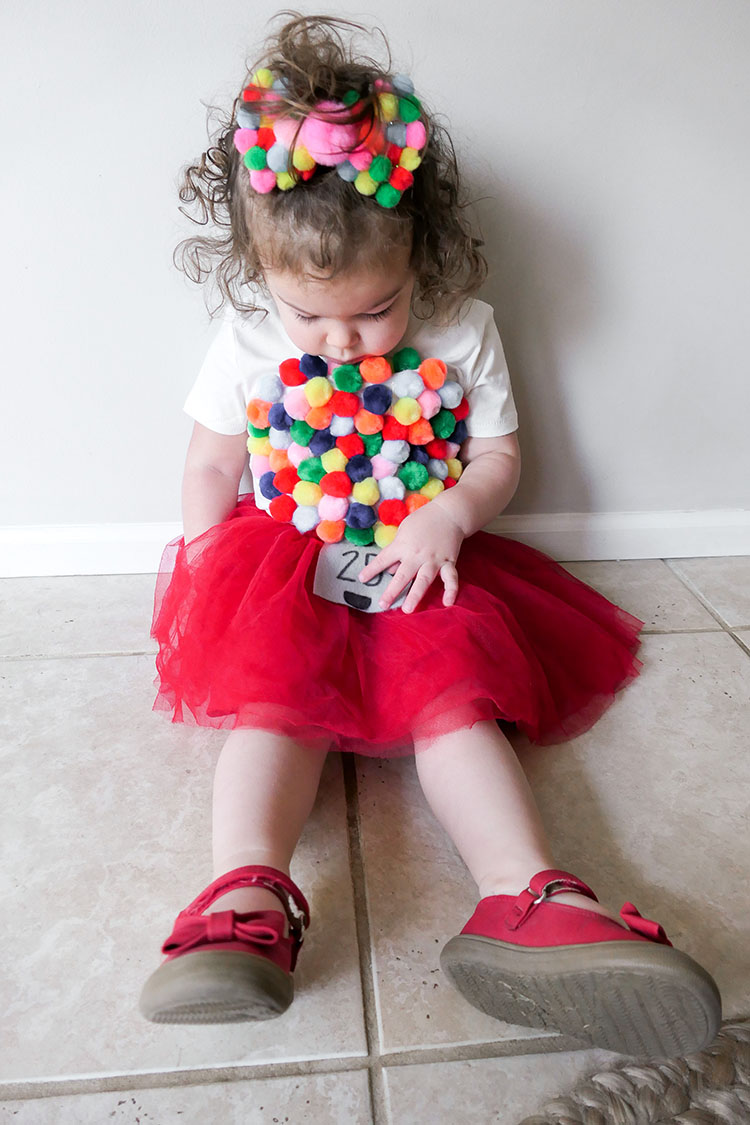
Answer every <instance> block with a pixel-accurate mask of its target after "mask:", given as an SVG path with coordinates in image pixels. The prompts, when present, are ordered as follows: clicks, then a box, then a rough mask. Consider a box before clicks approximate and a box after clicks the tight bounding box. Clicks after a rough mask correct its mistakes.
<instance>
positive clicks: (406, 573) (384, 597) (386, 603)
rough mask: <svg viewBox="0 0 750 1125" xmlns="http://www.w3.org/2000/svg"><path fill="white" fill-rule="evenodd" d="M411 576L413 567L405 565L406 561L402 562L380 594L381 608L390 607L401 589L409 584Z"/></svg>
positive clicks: (412, 575)
mask: <svg viewBox="0 0 750 1125" xmlns="http://www.w3.org/2000/svg"><path fill="white" fill-rule="evenodd" d="M413 577H414V569H413V567H410V566H407V565H406V563H402V564H401V566H400V567H399V568H398V570H397V571H396V573H395V574H394V575H393V578H391V580H390V582H389V583H388V585H387V586H386V588H385V590H383V593H382V594H381V596H380V605H381V606H382V607H383V609H389V608H390V606H391V605H392V603H393V602H395V600H396V598H397V597H398V596H399V594H400V593H401V591H402V590H403V589H404V588H405V587H406V586H408V585H409V583H410V582H411V580H412V578H413Z"/></svg>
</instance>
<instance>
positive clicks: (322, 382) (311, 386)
mask: <svg viewBox="0 0 750 1125" xmlns="http://www.w3.org/2000/svg"><path fill="white" fill-rule="evenodd" d="M304 389H305V398H306V399H307V401H308V402H309V403H310V406H325V404H326V403H327V402H328V400H329V398H331V397H332V396H333V387H332V386H331V384H330V383H329V382H328V380H327V379H325V378H324V377H323V376H322V375H315V376H314V377H313V378H312V379H308V380H307V382H306V383H305V385H304Z"/></svg>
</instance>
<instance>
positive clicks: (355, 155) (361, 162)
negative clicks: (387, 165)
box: [349, 148, 372, 172]
mask: <svg viewBox="0 0 750 1125" xmlns="http://www.w3.org/2000/svg"><path fill="white" fill-rule="evenodd" d="M349 160H350V161H351V163H352V164H353V165H354V167H355V168H356V169H357V171H358V172H366V171H367V169H368V168H369V167H370V165H371V164H372V153H371V152H370V151H369V150H368V149H366V148H359V149H357V151H356V152H351V153H349Z"/></svg>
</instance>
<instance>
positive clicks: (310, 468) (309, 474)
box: [297, 423, 326, 484]
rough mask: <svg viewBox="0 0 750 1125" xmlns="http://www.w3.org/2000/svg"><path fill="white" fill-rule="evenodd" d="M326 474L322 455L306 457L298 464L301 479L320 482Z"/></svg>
mask: <svg viewBox="0 0 750 1125" xmlns="http://www.w3.org/2000/svg"><path fill="white" fill-rule="evenodd" d="M305 424H306V423H305ZM325 475H326V471H325V469H324V468H323V462H322V461H321V459H320V457H305V459H304V461H300V463H299V465H298V466H297V476H298V477H299V479H300V480H310V481H312V482H313V483H314V484H320V478H321V477H324V476H325Z"/></svg>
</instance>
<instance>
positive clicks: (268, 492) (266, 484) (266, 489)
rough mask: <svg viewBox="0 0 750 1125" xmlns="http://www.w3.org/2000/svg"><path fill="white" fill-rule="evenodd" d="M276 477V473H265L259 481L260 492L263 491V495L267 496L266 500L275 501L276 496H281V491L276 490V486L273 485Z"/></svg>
mask: <svg viewBox="0 0 750 1125" xmlns="http://www.w3.org/2000/svg"><path fill="white" fill-rule="evenodd" d="M275 476H276V474H275V473H271V472H269V473H264V474H263V476H262V477H261V478H260V480H259V481H258V486H259V487H260V491H261V493H262V495H263V496H265V498H266V500H273V499H274V497H275V496H281V491H280V490H279V489H278V488H276V486H275V485H274V483H273V478H274V477H275Z"/></svg>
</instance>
